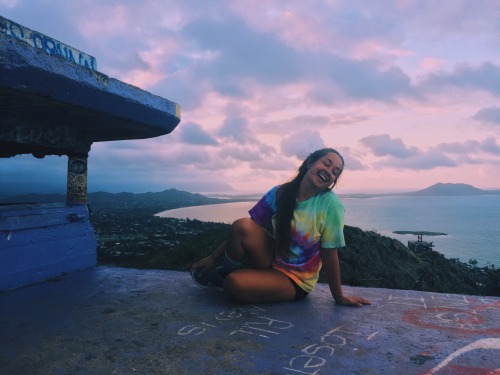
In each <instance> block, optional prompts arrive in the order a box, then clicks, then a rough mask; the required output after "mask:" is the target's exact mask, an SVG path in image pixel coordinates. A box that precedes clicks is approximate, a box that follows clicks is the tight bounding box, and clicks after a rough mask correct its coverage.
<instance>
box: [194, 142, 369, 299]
mask: <svg viewBox="0 0 500 375" xmlns="http://www.w3.org/2000/svg"><path fill="white" fill-rule="evenodd" d="M343 168H344V160H343V158H342V156H341V155H340V154H339V153H338V152H337V151H336V150H334V149H331V148H325V149H321V150H317V151H315V152H313V153H312V154H310V155H309V156H308V157H307V159H306V160H305V161H304V162H303V163H302V165H301V166H300V168H299V170H298V173H297V175H296V176H295V178H293V179H292V180H291V181H289V182H287V183H284V184H282V185H277V186H275V187H273V188H272V189H271V190H269V191H268V192H267V193H266V194H265V195H264V196H263V197H262V198H261V200H260V201H259V202H258V203H257V204H256V205H255V206H254V207H253V208H251V209H250V211H249V213H250V218H241V219H238V220H236V221H235V222H234V223H233V224H232V226H231V231H230V234H229V237H228V238H227V240H226V241H225V242H224V243H223V244H222V245H221V246H219V248H217V249H216V250H215V251H214V252H213V253H212V254H211V255H210V256H208V257H206V258H203V259H201V260H200V261H198V262H195V263H194V264H193V265H192V276H193V279H194V281H195V282H196V283H197V284H199V285H200V286H212V287H217V288H223V289H224V290H226V291H227V292H228V293H229V295H230V296H231V297H232V298H233V299H235V300H237V301H240V302H246V303H264V302H280V301H293V300H298V299H302V298H305V297H306V296H307V295H308V294H309V292H311V291H312V290H313V289H314V286H315V285H316V283H317V281H318V278H319V271H320V269H321V267H322V265H323V266H324V268H325V274H326V277H327V281H328V284H329V286H330V291H331V293H332V296H333V298H334V299H335V302H336V303H337V304H340V305H347V306H362V305H363V304H369V303H370V302H369V301H367V300H365V299H363V298H358V297H346V296H344V295H343V292H342V287H341V284H340V267H339V260H338V254H337V249H338V248H340V247H344V246H345V240H344V233H343V228H344V207H343V206H342V203H341V202H340V200H339V198H338V197H337V195H336V194H335V193H333V191H331V189H332V188H333V187H334V186H335V184H336V182H337V180H338V178H339V176H340V175H341V173H342V170H343ZM268 229H272V232H273V234H272V235H271V234H270V233H269V232H268ZM219 258H223V259H224V265H223V266H221V267H219V268H216V269H215V270H211V269H212V268H213V266H214V264H215V262H216V261H217V260H218V259H219ZM245 260H246V261H247V263H248V264H249V266H250V268H246V269H241V268H240V267H241V265H242V264H243V262H244V261H245Z"/></svg>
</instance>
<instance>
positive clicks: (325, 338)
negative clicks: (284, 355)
mask: <svg viewBox="0 0 500 375" xmlns="http://www.w3.org/2000/svg"><path fill="white" fill-rule="evenodd" d="M377 333H378V332H377V331H375V332H372V333H370V334H368V336H366V334H363V333H360V332H355V331H351V330H347V329H344V328H343V326H342V325H341V326H338V327H335V328H333V329H331V330H330V331H328V332H326V333H325V334H324V335H322V336H320V337H319V342H318V343H314V344H312V345H308V346H306V347H305V348H304V349H302V350H301V354H299V355H297V356H295V357H293V358H292V359H290V360H289V361H288V364H287V365H286V366H283V369H284V370H286V371H289V372H290V373H294V374H296V373H299V374H309V375H316V374H319V371H320V370H321V369H322V367H323V366H324V365H325V364H327V362H328V358H330V357H332V356H333V355H334V354H335V350H340V349H341V348H343V347H345V346H347V345H348V343H349V341H348V340H350V339H352V338H353V337H354V336H361V337H366V340H373V338H374V337H375V336H376V335H377Z"/></svg>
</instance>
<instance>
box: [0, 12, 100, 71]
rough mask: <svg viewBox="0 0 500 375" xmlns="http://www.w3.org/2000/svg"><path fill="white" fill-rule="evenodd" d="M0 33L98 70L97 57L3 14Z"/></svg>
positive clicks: (0, 21) (0, 18)
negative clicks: (31, 28) (11, 19)
mask: <svg viewBox="0 0 500 375" xmlns="http://www.w3.org/2000/svg"><path fill="white" fill-rule="evenodd" d="M0 33H3V34H7V35H9V36H11V37H14V38H16V39H19V40H22V41H24V42H26V43H28V44H29V45H30V46H32V47H35V48H38V49H41V50H43V51H45V52H46V53H48V54H49V55H54V56H59V57H62V58H63V59H65V60H68V61H71V62H72V63H74V64H77V65H80V66H83V67H85V68H87V69H91V70H97V61H96V59H95V57H93V56H90V55H88V54H86V53H84V52H81V51H79V50H77V49H76V48H73V47H70V46H68V45H66V44H64V43H61V42H59V41H58V40H56V39H53V38H50V37H48V36H46V35H43V34H41V33H39V32H36V31H33V30H30V29H28V28H27V27H24V26H22V25H20V24H18V23H15V22H12V21H10V20H8V19H6V18H3V17H1V16H0Z"/></svg>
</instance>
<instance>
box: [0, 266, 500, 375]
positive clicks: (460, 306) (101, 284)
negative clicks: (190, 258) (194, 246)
mask: <svg viewBox="0 0 500 375" xmlns="http://www.w3.org/2000/svg"><path fill="white" fill-rule="evenodd" d="M345 291H346V293H349V294H356V295H362V296H365V297H368V298H370V299H371V300H372V302H373V305H371V306H367V307H363V308H349V307H341V306H336V305H335V304H334V303H333V302H332V299H331V296H330V293H329V291H328V288H327V286H326V285H318V286H317V288H316V290H315V291H314V292H313V293H312V294H311V295H310V296H309V297H308V298H307V299H306V300H304V301H300V302H294V303H278V304H266V305H258V306H247V305H239V304H235V303H233V302H231V301H229V300H228V299H227V298H226V296H225V294H224V293H221V292H217V291H214V290H206V289H200V288H198V287H196V286H194V285H193V284H192V281H191V279H190V277H189V275H188V274H187V273H184V272H172V271H154V270H131V269H120V268H107V267H97V268H93V269H91V270H88V271H83V272H77V273H72V274H69V275H67V276H64V277H62V278H60V279H57V280H52V281H48V282H43V283H39V284H35V285H32V286H29V287H24V288H20V289H17V290H13V291H10V292H8V293H3V294H0V337H1V338H2V339H1V342H0V369H1V370H0V372H2V373H5V374H432V373H435V374H498V373H499V372H500V355H499V353H500V351H499V350H500V314H499V311H500V298H481V297H473V296H460V295H445V294H435V293H422V292H415V291H397V290H388V289H371V288H350V287H345Z"/></svg>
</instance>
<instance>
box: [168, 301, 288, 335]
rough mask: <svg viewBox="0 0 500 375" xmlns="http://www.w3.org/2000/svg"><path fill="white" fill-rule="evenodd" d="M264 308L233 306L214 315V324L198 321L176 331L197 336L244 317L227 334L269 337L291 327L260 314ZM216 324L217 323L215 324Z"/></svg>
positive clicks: (286, 323) (284, 322) (180, 333)
mask: <svg viewBox="0 0 500 375" xmlns="http://www.w3.org/2000/svg"><path fill="white" fill-rule="evenodd" d="M265 311H266V310H265V309H263V308H261V307H258V306H251V307H245V308H234V309H231V310H227V311H222V312H221V313H219V314H217V315H215V317H214V319H215V322H214V323H216V324H209V323H205V322H200V323H199V324H194V325H187V326H184V327H182V328H181V329H179V330H178V331H177V334H178V335H179V336H186V335H194V336H198V335H201V334H204V333H206V332H208V331H209V330H211V329H213V328H217V327H219V326H220V325H221V324H223V323H225V322H228V321H234V320H238V319H242V318H244V319H245V321H244V322H243V324H242V325H241V326H240V327H239V328H238V329H236V330H232V331H231V332H230V333H229V336H233V335H236V334H243V335H257V336H259V337H263V338H266V339H269V338H271V337H273V336H275V335H279V334H280V333H281V332H282V331H284V330H287V329H290V328H293V327H294V325H293V324H292V323H291V322H287V321H284V320H278V319H274V318H270V317H267V316H264V315H262V313H264V312H265ZM217 324H218V325H217Z"/></svg>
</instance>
